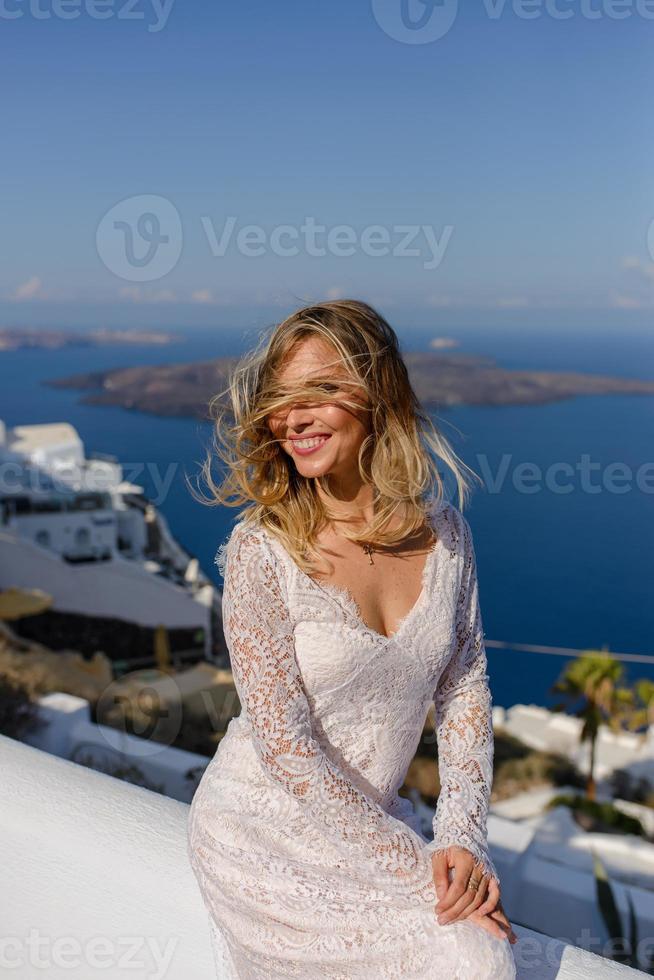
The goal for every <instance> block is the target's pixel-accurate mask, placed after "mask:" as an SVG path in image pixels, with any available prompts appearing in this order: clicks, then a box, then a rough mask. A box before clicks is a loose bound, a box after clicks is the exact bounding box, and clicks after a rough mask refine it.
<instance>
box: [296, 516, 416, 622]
mask: <svg viewBox="0 0 654 980" xmlns="http://www.w3.org/2000/svg"><path fill="white" fill-rule="evenodd" d="M322 544H323V545H324V546H325V547H326V548H327V557H328V559H329V562H330V564H331V566H332V570H331V572H330V573H329V574H326V573H324V574H323V573H321V574H318V573H317V574H316V575H315V576H313V577H314V578H315V580H316V581H317V582H319V583H325V584H328V585H329V586H331V587H333V588H336V589H338V590H340V591H342V592H344V593H346V594H347V595H348V596H349V597H350V598H351V599H352V600H353V602H354V604H355V605H356V607H357V611H358V613H359V616H360V618H361V620H362V622H363V623H364V624H365V625H366V626H367V627H368V628H369V629H372V630H374V631H375V632H377V633H380V634H381V635H382V636H386V637H390V636H392V635H393V634H394V633H396V632H397V628H398V626H399V624H400V623H401V622H402V620H404V619H405V618H406V617H407V616H408V615H409V613H410V612H411V611H412V610H413V608H414V607H415V606H416V604H417V603H418V600H419V599H420V596H421V594H422V589H423V584H424V573H425V570H426V566H427V561H428V559H429V555H430V553H431V551H432V549H433V547H434V536H433V534H432V533H431V531H427V532H425V533H424V534H423V535H422V536H421V538H420V540H419V541H417V542H416V543H414V544H412V545H411V546H410V547H402V546H398V547H397V549H393V550H392V551H389V550H384V551H376V550H374V551H373V552H372V554H371V555H370V554H368V553H366V551H364V549H363V548H362V547H361V546H359V545H352V544H351V543H350V542H344V541H343V539H339V540H338V542H335V541H330V542H326V541H325V542H322Z"/></svg>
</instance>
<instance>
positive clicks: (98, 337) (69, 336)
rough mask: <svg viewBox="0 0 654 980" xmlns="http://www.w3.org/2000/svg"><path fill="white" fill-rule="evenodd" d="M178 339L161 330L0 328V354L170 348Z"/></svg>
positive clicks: (180, 338) (179, 338)
mask: <svg viewBox="0 0 654 980" xmlns="http://www.w3.org/2000/svg"><path fill="white" fill-rule="evenodd" d="M182 339H183V338H182V337H178V336H176V335H175V334H172V333H165V332H164V331H161V330H109V329H107V328H106V327H100V328H98V329H97V330H85V331H83V332H82V331H81V330H36V329H33V328H31V327H25V328H23V327H21V328H20V329H18V328H16V329H13V328H11V327H0V352H2V351H10V350H25V349H28V350H29V349H30V348H32V349H40V348H45V349H46V350H60V349H61V348H62V347H101V346H104V345H108V344H156V345H160V344H172V343H179V341H180V340H182Z"/></svg>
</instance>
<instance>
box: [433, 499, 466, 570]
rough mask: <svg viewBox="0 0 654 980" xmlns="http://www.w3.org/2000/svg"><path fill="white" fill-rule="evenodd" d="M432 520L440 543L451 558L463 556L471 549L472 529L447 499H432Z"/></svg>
mask: <svg viewBox="0 0 654 980" xmlns="http://www.w3.org/2000/svg"><path fill="white" fill-rule="evenodd" d="M431 514H432V520H433V523H434V526H435V529H436V533H437V534H438V537H439V538H440V541H441V545H442V546H443V547H444V548H445V549H446V551H448V552H449V553H450V556H451V557H452V558H456V557H460V558H464V557H465V556H466V555H467V554H469V553H470V551H471V550H472V547H473V544H472V530H471V528H470V524H469V523H468V520H467V519H466V518H465V517H464V515H463V513H462V512H461V511H460V510H459V508H458V507H456V506H455V505H454V504H452V503H450V502H449V501H447V500H441V501H438V502H437V501H435V500H434V501H433V502H432V505H431Z"/></svg>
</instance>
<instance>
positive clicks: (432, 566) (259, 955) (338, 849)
mask: <svg viewBox="0 0 654 980" xmlns="http://www.w3.org/2000/svg"><path fill="white" fill-rule="evenodd" d="M431 519H432V520H433V522H434V526H435V528H436V530H437V533H438V543H437V547H436V548H435V549H434V550H433V552H431V553H430V554H429V556H428V559H427V562H426V564H425V571H424V574H423V589H422V593H421V596H420V599H419V600H418V602H417V603H416V605H415V606H414V608H413V609H412V610H411V611H410V613H409V614H408V615H407V616H406V617H404V619H403V620H402V621H401V623H400V624H399V626H398V629H397V630H396V632H395V633H394V634H392V635H391V636H390V637H384V636H383V635H382V634H379V633H376V632H375V631H374V630H371V629H370V628H368V627H367V626H366V625H365V623H364V622H363V620H362V618H361V614H360V610H359V609H358V606H357V605H356V603H355V602H354V600H353V597H352V596H349V595H347V594H343V593H342V592H341V590H339V589H333V590H332V589H329V588H328V589H327V590H325V588H324V586H321V585H319V584H318V583H317V582H315V581H314V580H313V579H311V578H310V577H309V576H307V575H305V574H304V573H303V572H302V571H301V570H300V569H299V568H298V566H297V565H296V564H295V563H294V562H293V561H292V560H291V558H290V556H289V555H288V554H287V553H286V552H285V550H284V549H283V548H282V547H281V545H280V543H279V542H277V541H275V540H274V539H272V538H271V537H270V536H269V534H268V532H266V531H265V530H264V529H263V528H262V527H258V526H256V527H248V526H246V525H245V523H244V522H243V521H241V522H239V523H238V524H236V526H235V527H234V529H233V531H232V532H231V534H230V535H229V537H228V539H227V540H226V541H225V542H224V543H223V544H221V546H220V547H219V548H218V551H217V554H216V564H217V565H218V568H219V569H220V571H221V572H222V574H223V578H224V589H223V625H224V631H225V637H226V641H227V645H228V648H229V651H230V657H231V663H232V670H233V674H234V681H235V685H236V688H237V692H238V695H239V698H240V701H241V706H242V711H241V715H240V716H239V717H238V718H235V719H233V720H232V721H231V722H230V725H229V727H228V731H227V734H226V735H225V736H224V738H223V739H222V741H221V743H220V745H219V747H218V751H217V752H216V755H215V757H214V759H212V760H211V763H210V764H209V766H208V768H207V770H206V772H205V774H204V776H203V778H202V781H201V783H200V785H199V787H198V790H197V791H196V794H195V796H194V798H193V802H192V805H191V810H190V814H189V859H190V861H191V864H192V866H193V869H194V871H195V873H196V876H197V878H198V882H199V884H200V888H201V892H202V895H203V898H204V900H205V903H206V905H207V909H208V912H209V915H210V920H211V927H212V937H213V941H214V948H215V952H216V962H218V956H219V950H218V946H219V944H221V950H220V956H221V957H222V958H221V960H220V962H221V963H224V962H227V960H226V958H225V956H226V953H225V950H224V949H223V946H224V947H225V949H226V950H228V953H229V956H228V959H229V963H230V970H231V972H232V973H233V975H234V977H247V978H252V980H264V978H265V980H274V978H282V977H284V978H288V977H297V978H301V980H314V978H316V980H318V978H332V980H345V978H366V980H391V978H393V980H394V978H400V977H402V978H411V977H414V978H416V980H426V978H428V977H437V976H438V977H440V976H448V977H454V978H456V977H460V978H461V980H463V978H464V977H465V978H466V980H470V978H474V977H479V978H481V977H493V978H494V980H513V978H514V977H515V964H514V960H513V955H512V952H511V949H510V946H509V944H508V942H506V941H505V940H504V941H500V940H498V939H496V938H495V937H493V936H491V935H490V934H488V933H487V932H485V931H484V930H482V929H481V927H479V926H476V925H474V924H472V923H470V922H466V921H465V920H464V921H462V922H458V923H453V924H450V925H444V926H441V925H439V924H438V922H437V920H436V918H435V914H434V908H435V906H436V905H437V898H436V894H435V888H434V884H433V874H432V868H431V854H432V852H433V851H434V850H440V849H442V848H446V847H449V846H451V845H457V846H462V847H466V848H467V849H468V850H470V851H471V852H472V853H473V854H474V855H475V857H476V858H477V859H478V860H479V861H481V863H482V864H483V866H484V868H485V870H487V871H488V872H489V873H491V874H494V875H495V876H497V872H496V870H495V868H494V866H493V863H492V861H491V859H490V856H489V854H488V848H487V842H486V812H487V808H488V802H489V796H490V788H491V782H492V761H493V738H492V725H491V697H490V691H489V687H488V675H487V673H486V659H485V650H484V645H483V631H482V623H481V615H480V612H479V598H478V587H477V578H476V565H475V557H474V549H473V544H472V535H471V532H470V527H469V525H468V522H467V521H466V520H465V518H464V517H463V515H462V514H461V513H460V512H459V511H458V510H457V509H456V508H455V507H453V506H452V505H450V504H444V505H442V507H441V508H440V509H438V510H434V511H433V512H432V517H431ZM343 600H344V601H343ZM350 600H351V601H350ZM432 700H433V701H434V702H435V705H436V717H437V737H438V753H439V771H440V780H441V793H440V796H439V800H438V806H437V810H436V813H435V815H434V840H433V842H431V843H430V842H428V841H427V840H426V839H425V838H424V836H423V835H422V833H421V832H420V830H419V828H418V827H417V822H415V824H416V825H413V826H412V824H414V821H413V820H412V813H411V812H409V811H412V806H411V805H410V804H409V802H408V801H407V800H406V799H404V798H402V797H400V796H399V795H398V792H397V791H398V789H399V788H400V786H401V785H402V783H403V781H404V777H405V775H406V770H407V769H408V766H409V764H410V762H411V759H412V757H413V755H414V753H415V749H416V746H417V742H418V740H419V738H420V734H421V732H422V727H423V724H424V719H425V715H426V712H427V710H428V708H429V704H430V702H431V701H432Z"/></svg>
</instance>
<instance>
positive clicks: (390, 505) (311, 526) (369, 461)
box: [201, 300, 478, 574]
mask: <svg viewBox="0 0 654 980" xmlns="http://www.w3.org/2000/svg"><path fill="white" fill-rule="evenodd" d="M309 337H315V338H320V339H321V340H322V341H323V342H325V343H326V344H328V345H330V347H331V349H332V350H333V351H334V360H333V362H331V364H332V365H333V366H334V367H336V368H338V372H337V374H338V380H337V383H338V385H339V387H340V388H341V390H343V389H347V388H348V387H350V388H351V390H352V397H348V395H347V392H346V394H345V396H344V395H343V394H340V395H339V396H338V399H336V398H335V396H334V393H333V391H331V392H328V391H326V390H325V379H324V377H323V375H321V376H320V378H314V379H312V380H309V381H306V382H293V383H292V384H291V385H288V384H284V383H283V382H282V381H281V380H280V378H279V377H278V374H279V370H280V368H281V367H282V366H283V364H284V363H285V361H286V358H287V357H288V356H289V355H290V354H291V353H292V352H293V351H294V349H295V347H296V345H297V344H299V343H300V342H301V341H303V340H306V339H307V338H309ZM343 369H345V370H343ZM326 373H327V375H329V371H327V372H326ZM333 377H334V378H336V375H334V376H333ZM328 387H329V385H328ZM332 387H333V385H332ZM361 392H363V397H364V398H365V399H366V401H365V403H362V401H361ZM298 400H299V401H303V402H311V403H317V402H332V403H333V402H334V401H335V400H337V401H338V403H339V405H343V406H347V407H349V408H351V409H352V411H354V412H356V413H358V414H359V415H360V414H361V412H362V411H363V413H364V414H367V415H368V435H366V437H365V439H364V441H363V443H362V445H361V447H360V450H359V456H358V466H359V473H360V475H361V479H362V481H364V482H365V483H366V484H369V485H370V486H372V487H373V488H374V490H373V496H374V501H375V518H374V520H373V521H372V523H371V524H369V525H368V526H367V527H366V528H364V529H363V530H361V531H357V530H351V529H348V530H343V532H342V533H343V536H344V537H347V538H348V539H349V540H351V541H354V542H357V543H364V542H369V543H370V544H372V545H373V546H374V545H377V546H382V547H383V546H388V545H393V544H396V543H398V542H400V541H402V540H403V539H404V538H405V537H407V536H408V535H411V534H413V532H415V531H417V530H418V529H419V528H420V527H421V526H422V525H423V524H424V521H425V517H426V514H427V510H428V507H429V502H430V500H433V499H434V498H435V499H436V501H437V502H438V501H440V500H441V499H442V497H443V482H442V480H441V477H440V473H439V471H438V460H439V459H440V460H442V461H443V462H445V463H446V464H447V465H448V466H449V467H450V469H451V470H452V471H453V473H454V477H455V479H456V484H457V488H458V496H459V506H460V507H461V508H463V506H464V503H465V499H466V496H467V494H468V492H469V484H468V481H467V480H466V477H465V474H464V471H467V472H468V473H470V474H471V475H472V476H473V477H475V478H478V477H477V474H475V473H474V471H472V470H471V469H470V468H469V467H468V466H466V464H465V463H463V461H462V460H460V459H459V457H458V456H457V455H456V453H455V452H454V450H453V449H452V448H451V446H450V445H449V443H448V441H447V439H446V438H445V437H444V436H443V435H442V434H441V433H440V431H439V430H438V428H437V426H436V425H435V424H434V422H433V421H432V419H431V418H430V417H429V415H427V414H426V413H425V412H424V411H423V409H422V407H421V405H420V403H419V401H418V399H417V397H416V395H415V392H414V390H413V388H412V386H411V382H410V380H409V375H408V371H407V368H406V365H405V363H404V361H403V359H402V355H401V353H400V347H399V342H398V338H397V336H396V334H395V331H394V330H393V328H392V327H391V326H390V325H389V324H388V323H387V322H386V320H385V319H384V318H383V317H382V316H380V314H379V313H377V312H376V311H375V310H374V309H373V308H372V307H371V306H368V305H367V304H366V303H362V302H358V301H356V300H336V301H333V302H326V303H318V304H316V305H315V306H307V307H305V308H303V309H300V310H298V311H297V312H296V313H293V314H292V315H291V316H289V317H288V318H287V319H285V320H284V321H283V322H282V323H280V324H278V325H277V326H276V327H274V328H273V329H272V330H270V331H269V332H268V333H267V334H266V333H264V334H263V335H262V337H261V338H260V341H259V344H258V345H257V347H256V348H254V349H253V350H251V351H250V352H248V353H247V354H245V356H243V357H242V358H241V360H240V361H239V362H238V364H237V365H236V367H235V368H234V370H233V372H232V374H231V376H230V379H229V384H228V388H227V389H226V390H225V391H223V392H219V393H218V394H216V395H215V396H214V397H213V398H212V399H211V401H210V403H209V410H210V416H211V417H213V419H214V428H213V450H212V451H210V452H209V453H208V456H207V458H206V459H205V461H204V463H203V465H202V469H201V475H202V476H203V477H204V479H205V481H206V483H207V485H208V487H209V489H210V492H211V494H212V497H211V498H210V499H209V500H205V501H204V502H205V503H209V504H210V505H217V504H223V505H225V506H227V507H241V506H242V505H244V504H246V505H248V506H246V507H245V508H244V509H243V511H242V517H243V518H244V520H245V521H246V523H248V524H262V525H263V526H264V527H265V528H266V530H268V531H269V532H270V533H271V534H273V535H274V536H275V537H276V538H277V539H278V540H279V541H280V542H281V544H282V545H283V546H284V547H285V548H286V550H287V552H288V553H289V554H290V555H291V557H292V558H293V559H294V560H295V562H296V563H297V564H298V566H299V567H300V568H301V569H302V570H303V571H304V572H305V573H307V574H312V573H314V572H315V571H316V569H317V565H316V562H315V561H314V560H313V558H312V557H311V555H312V554H314V555H320V554H321V550H320V546H319V544H318V542H317V534H318V533H319V532H320V530H321V529H322V528H323V527H324V526H325V524H326V522H327V521H328V520H329V518H330V512H329V509H328V507H326V506H325V502H324V500H322V499H321V497H320V496H319V494H318V493H317V492H316V487H315V483H316V482H318V483H319V484H320V487H321V491H322V492H323V493H324V496H325V498H328V499H334V497H333V495H332V494H331V492H330V489H329V474H325V476H322V477H316V478H315V479H313V478H312V479H309V478H306V477H304V476H302V475H301V474H299V473H298V471H297V469H296V468H295V465H294V463H293V460H292V459H291V458H290V456H289V455H288V454H287V453H286V452H285V451H284V449H283V448H282V446H281V445H280V443H281V442H282V441H283V438H276V437H275V436H274V435H273V431H272V430H271V429H270V427H269V425H268V422H267V419H268V417H269V416H270V415H271V414H273V413H275V412H277V411H279V410H280V408H284V407H285V406H288V405H289V404H290V403H291V402H296V401H298ZM215 458H218V459H219V460H221V461H222V463H223V464H224V466H225V470H226V472H225V475H224V479H223V480H222V482H221V483H220V484H216V483H215V482H214V480H213V478H212V476H211V466H212V463H213V462H214V459H215ZM398 512H399V516H400V520H399V523H398V524H396V525H395V527H394V529H393V530H390V529H389V526H388V525H389V520H390V519H391V518H392V517H393V516H394V515H396V514H397V513H398Z"/></svg>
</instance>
